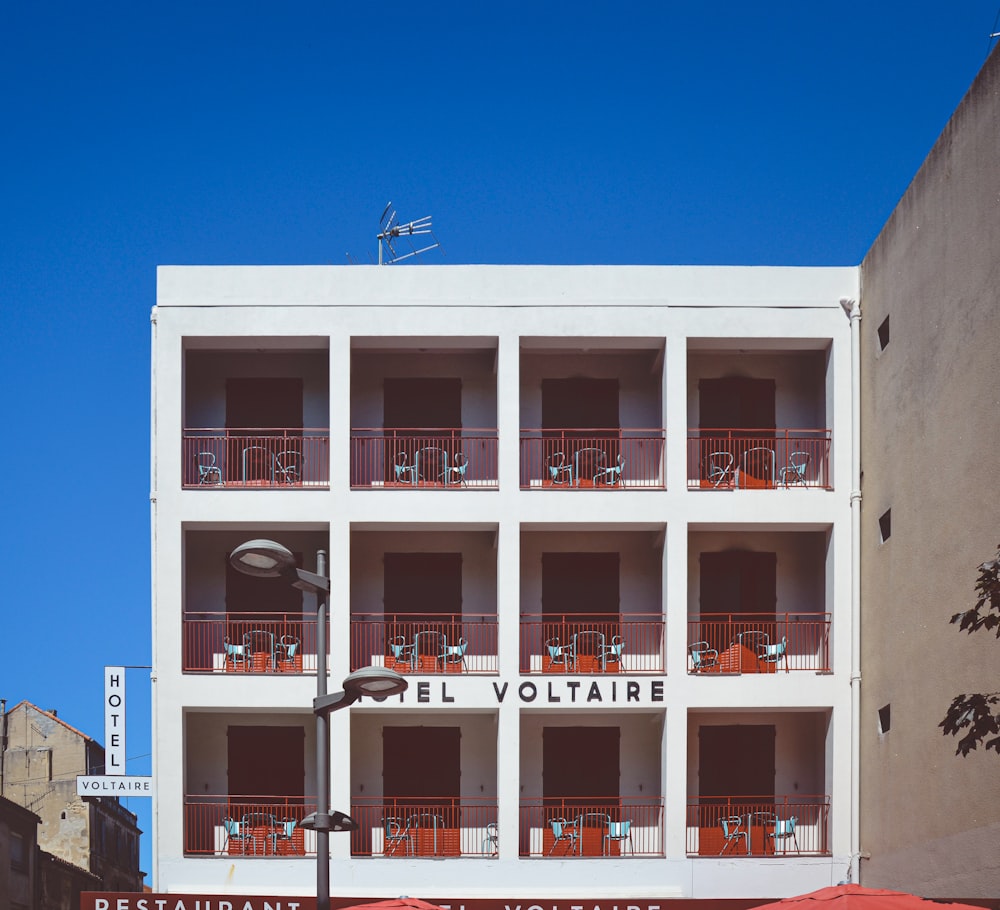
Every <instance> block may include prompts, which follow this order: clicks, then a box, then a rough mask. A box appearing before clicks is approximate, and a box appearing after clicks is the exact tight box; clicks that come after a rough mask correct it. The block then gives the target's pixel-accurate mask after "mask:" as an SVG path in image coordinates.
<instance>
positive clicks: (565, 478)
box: [545, 452, 573, 486]
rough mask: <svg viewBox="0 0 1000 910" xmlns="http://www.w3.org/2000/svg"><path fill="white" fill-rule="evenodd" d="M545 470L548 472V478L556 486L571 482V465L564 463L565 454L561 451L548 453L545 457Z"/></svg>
mask: <svg viewBox="0 0 1000 910" xmlns="http://www.w3.org/2000/svg"><path fill="white" fill-rule="evenodd" d="M545 470H546V471H547V472H548V475H549V480H550V481H551V482H552V483H553V484H554V485H556V486H563V485H570V484H572V483H573V465H571V464H566V455H565V454H564V453H563V452H553V453H552V454H550V455H548V456H547V457H546V459H545Z"/></svg>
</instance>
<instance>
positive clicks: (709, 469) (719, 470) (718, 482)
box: [705, 452, 736, 488]
mask: <svg viewBox="0 0 1000 910" xmlns="http://www.w3.org/2000/svg"><path fill="white" fill-rule="evenodd" d="M735 461H736V457H735V456H734V455H733V453H732V452H709V453H708V455H707V456H706V458H705V469H706V470H705V475H706V477H705V479H706V480H708V482H709V483H711V484H712V486H713V487H716V488H718V487H720V486H722V484H726V485H727V486H728V484H729V483H730V482H731V481H732V479H733V464H734V463H735Z"/></svg>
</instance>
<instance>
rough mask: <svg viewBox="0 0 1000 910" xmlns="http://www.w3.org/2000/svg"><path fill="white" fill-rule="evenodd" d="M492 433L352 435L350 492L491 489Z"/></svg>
mask: <svg viewBox="0 0 1000 910" xmlns="http://www.w3.org/2000/svg"><path fill="white" fill-rule="evenodd" d="M497 450H498V438H497V431H496V429H495V428H493V429H490V428H485V429H476V428H467V427H462V428H453V427H443V428H442V427H430V428H413V429H386V428H384V427H355V428H353V429H352V430H351V488H352V489H398V490H419V489H448V490H468V489H486V490H495V489H496V488H497V484H498V477H499V473H498V469H497Z"/></svg>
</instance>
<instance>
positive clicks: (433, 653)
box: [351, 613, 499, 673]
mask: <svg viewBox="0 0 1000 910" xmlns="http://www.w3.org/2000/svg"><path fill="white" fill-rule="evenodd" d="M367 666H384V667H390V668H391V669H394V670H397V671H399V672H400V673H497V672H498V670H499V666H498V662H497V617H496V614H485V613H484V614H479V613H472V614H470V613H421V614H419V615H418V614H396V615H394V616H386V615H385V614H383V613H355V614H353V615H352V616H351V669H352V670H357V669H359V668H360V667H367Z"/></svg>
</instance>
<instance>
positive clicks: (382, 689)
mask: <svg viewBox="0 0 1000 910" xmlns="http://www.w3.org/2000/svg"><path fill="white" fill-rule="evenodd" d="M408 687H409V683H408V682H407V681H406V680H405V679H404V678H403V677H402V676H400V675H399V674H398V673H397V672H396V671H395V670H389V669H387V668H385V667H362V668H361V669H360V670H355V671H354V672H353V673H352V674H351V675H350V676H348V677H347V678H346V679H345V680H344V692H345V694H346V695H347V696H348V697H349V698H360V697H361V696H362V695H367V696H368V697H369V698H375V699H378V700H379V701H384V700H385V699H386V698H388V697H389V696H390V695H399V693H400V692H405V691H406V690H407V688H408Z"/></svg>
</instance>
